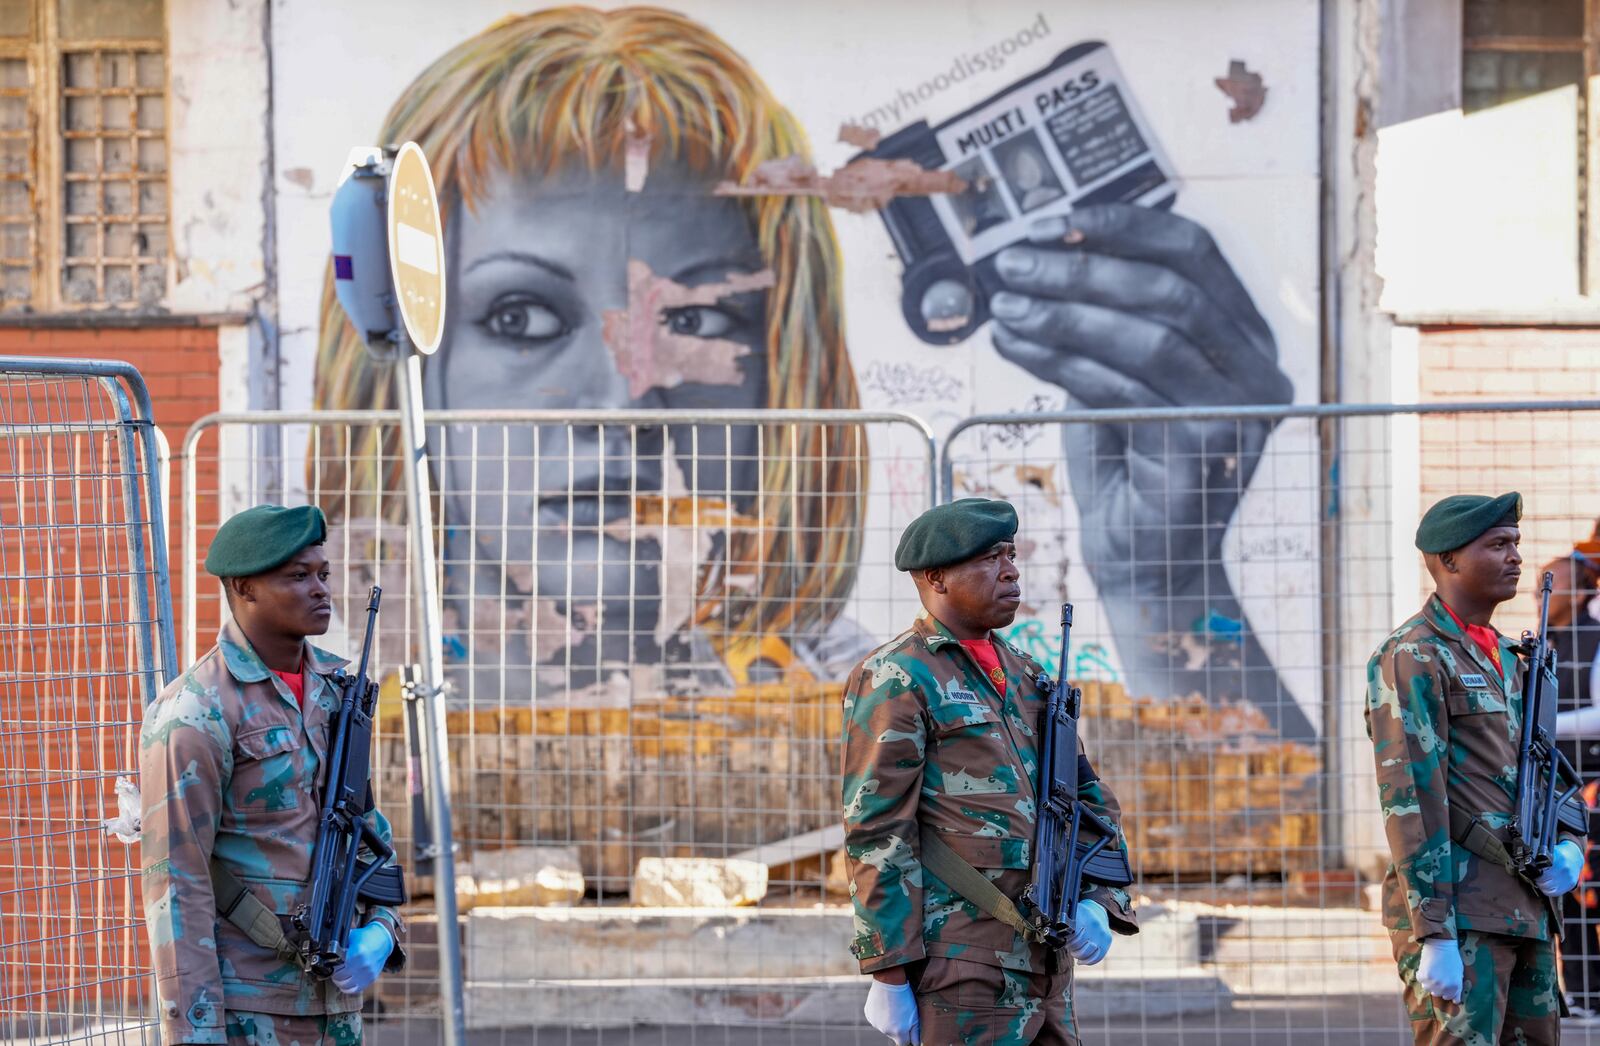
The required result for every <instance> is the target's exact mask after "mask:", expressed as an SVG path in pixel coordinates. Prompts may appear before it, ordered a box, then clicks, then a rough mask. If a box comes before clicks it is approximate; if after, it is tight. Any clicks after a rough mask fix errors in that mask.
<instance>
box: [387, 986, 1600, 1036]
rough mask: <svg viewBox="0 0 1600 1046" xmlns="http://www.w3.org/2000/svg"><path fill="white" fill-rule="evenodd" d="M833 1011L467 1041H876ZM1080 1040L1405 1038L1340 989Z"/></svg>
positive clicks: (1372, 999)
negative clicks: (809, 1017)
mask: <svg viewBox="0 0 1600 1046" xmlns="http://www.w3.org/2000/svg"><path fill="white" fill-rule="evenodd" d="M853 1016H854V1015H841V1023H840V1024H839V1025H838V1026H834V1027H819V1026H815V1025H813V1026H810V1027H804V1028H800V1027H782V1026H774V1025H764V1026H760V1027H753V1026H752V1027H684V1026H675V1027H649V1026H640V1027H633V1028H606V1029H600V1030H585V1029H581V1028H539V1027H526V1028H506V1029H495V1030H492V1031H491V1030H486V1031H475V1032H471V1033H469V1034H468V1036H467V1042H468V1043H470V1044H471V1046H843V1044H850V1046H881V1044H883V1043H885V1042H887V1040H886V1039H884V1038H883V1037H882V1036H879V1035H876V1034H875V1033H873V1032H871V1031H870V1030H868V1029H862V1028H859V1027H858V1026H856V1025H855V1024H854V1022H853V1020H851V1019H850V1018H851V1017H853ZM368 1029H369V1034H368V1036H367V1043H368V1044H370V1046H401V1044H404V1046H412V1044H418V1046H420V1044H423V1043H428V1044H432V1043H435V1042H437V1041H438V1037H437V1029H436V1028H435V1027H434V1026H433V1025H430V1024H427V1023H425V1022H422V1021H415V1020H413V1021H398V1022H396V1021H380V1022H375V1023H373V1024H369V1025H368ZM1079 1032H1080V1034H1081V1035H1082V1037H1083V1041H1084V1043H1085V1044H1086V1046H1101V1044H1104V1046H1280V1044H1294V1046H1366V1044H1369V1043H1381V1044H1384V1046H1390V1044H1401V1043H1406V1042H1409V1040H1410V1037H1409V1036H1407V1035H1405V1034H1403V1031H1402V1016H1401V1012H1400V1005H1399V1002H1398V1000H1397V999H1396V998H1395V997H1394V996H1392V995H1341V996H1330V997H1327V998H1315V997H1305V996H1302V997H1299V998H1295V999H1290V1000H1284V999H1281V998H1274V999H1268V998H1248V997H1235V998H1234V999H1233V1000H1232V1006H1231V1008H1230V1009H1229V1010H1227V1011H1225V1012H1222V1013H1218V1014H1213V1015H1209V1016H1199V1017H1197V1016H1195V1015H1193V1014H1190V1015H1185V1016H1180V1017H1173V1018H1166V1019H1161V1020H1145V1021H1141V1020H1138V1019H1129V1018H1115V1019H1108V1020H1104V1021H1099V1022H1095V1023H1093V1024H1089V1025H1085V1026H1084V1027H1081V1028H1079ZM1562 1042H1563V1043H1565V1044H1568V1046H1591V1044H1592V1046H1600V1027H1595V1028H1587V1027H1583V1026H1581V1025H1579V1024H1577V1023H1575V1022H1568V1023H1567V1025H1566V1026H1565V1027H1564V1028H1563V1029H1562Z"/></svg>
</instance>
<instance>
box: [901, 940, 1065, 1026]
mask: <svg viewBox="0 0 1600 1046" xmlns="http://www.w3.org/2000/svg"><path fill="white" fill-rule="evenodd" d="M906 972H907V974H908V975H909V977H910V980H911V987H912V990H913V991H914V992H915V994H916V997H917V1020H918V1021H920V1022H921V1024H922V1044H923V1046H966V1044H968V1043H972V1044H978V1043H982V1044H984V1046H989V1044H991V1043H992V1044H995V1046H1023V1044H1026V1043H1035V1044H1037V1046H1078V1028H1077V1025H1076V1024H1075V1023H1074V1022H1073V1019H1072V973H1071V971H1070V968H1069V969H1068V970H1067V971H1064V972H1062V973H1056V974H1044V973H1023V972H1021V971H1018V970H1003V969H1001V968H1000V967H998V966H985V965H984V964H983V963H977V962H968V961H966V960H964V959H946V958H941V957H939V956H932V957H929V958H927V959H924V960H922V961H921V962H917V963H912V964H911V965H910V966H909V967H907V970H906Z"/></svg>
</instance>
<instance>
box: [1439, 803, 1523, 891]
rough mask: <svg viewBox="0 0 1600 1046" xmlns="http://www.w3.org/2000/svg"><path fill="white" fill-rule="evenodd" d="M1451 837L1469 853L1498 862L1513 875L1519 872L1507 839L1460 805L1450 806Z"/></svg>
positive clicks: (1491, 861) (1494, 862)
mask: <svg viewBox="0 0 1600 1046" xmlns="http://www.w3.org/2000/svg"><path fill="white" fill-rule="evenodd" d="M1450 838H1451V839H1452V840H1454V841H1455V844H1456V845H1457V846H1459V847H1461V848H1462V849H1463V850H1466V851H1467V852H1468V853H1470V854H1473V855H1474V856H1477V857H1481V858H1483V859H1484V860H1485V861H1488V862H1489V863H1491V864H1497V865H1499V866H1500V867H1501V868H1504V869H1505V870H1506V871H1507V872H1510V873H1511V874H1512V875H1516V874H1517V866H1516V864H1515V863H1514V862H1513V861H1512V860H1511V852H1510V851H1509V850H1507V849H1506V844H1505V841H1504V840H1502V839H1501V838H1500V837H1499V836H1498V835H1496V834H1495V833H1494V830H1493V829H1492V828H1490V827H1489V826H1488V825H1486V824H1484V823H1483V822H1482V821H1480V820H1479V819H1478V818H1476V817H1474V816H1472V815H1471V814H1469V813H1467V812H1466V811H1465V810H1463V809H1461V808H1460V807H1459V806H1452V807H1451V808H1450Z"/></svg>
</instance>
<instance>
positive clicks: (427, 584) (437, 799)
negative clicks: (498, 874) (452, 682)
mask: <svg viewBox="0 0 1600 1046" xmlns="http://www.w3.org/2000/svg"><path fill="white" fill-rule="evenodd" d="M399 348H400V359H399V361H398V365H397V366H396V367H395V381H396V383H397V388H396V392H397V393H398V395H399V399H400V431H401V438H402V440H403V441H404V446H403V447H402V451H401V456H402V458H403V459H404V466H405V475H406V497H407V498H408V499H410V502H411V505H410V513H409V515H410V519H411V550H412V565H413V568H414V570H413V572H414V573H415V575H416V578H417V588H416V592H417V597H418V598H417V599H416V601H415V602H416V604H417V629H418V635H419V637H420V639H419V641H420V643H421V644H422V654H421V664H420V666H419V667H420V669H421V674H422V678H421V680H420V682H421V687H420V688H419V689H420V691H421V696H420V700H421V701H422V714H423V724H424V725H423V729H422V732H421V736H422V742H423V748H424V753H423V759H424V761H425V762H426V764H427V768H428V783H429V784H430V785H432V787H431V788H429V789H428V810H429V814H430V815H431V818H432V820H433V841H434V845H435V846H437V847H438V850H439V853H438V856H437V858H435V860H434V865H433V877H434V878H433V898H434V908H435V911H436V912H437V914H438V919H439V1001H440V1002H441V1003H442V1009H443V1013H442V1015H441V1016H442V1019H443V1024H444V1027H443V1028H442V1029H441V1030H442V1033H443V1037H442V1039H441V1041H442V1042H443V1043H444V1044H445V1046H462V1044H463V1043H464V1042H465V1040H466V1021H465V1016H464V1010H463V1008H462V998H461V938H460V934H459V930H458V927H459V922H458V920H457V917H456V861H455V833H454V832H453V831H452V829H451V827H450V778H449V776H448V771H449V763H450V754H449V750H448V749H447V748H446V747H445V738H446V731H445V714H444V709H443V708H442V707H441V706H440V701H441V699H442V697H443V691H442V689H441V684H442V683H443V680H444V632H443V628H442V625H441V621H440V618H441V614H440V605H439V581H438V574H437V573H436V567H437V565H438V560H437V557H436V556H435V554H434V548H433V490H432V484H431V481H430V478H429V476H428V466H427V433H426V431H425V430H424V429H423V425H422V358H421V357H420V356H418V355H417V353H416V352H414V351H413V350H412V348H411V340H410V339H409V338H408V337H407V336H406V333H405V326H404V324H402V325H401V326H400V346H399Z"/></svg>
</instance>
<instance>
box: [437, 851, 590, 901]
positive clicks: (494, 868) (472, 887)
mask: <svg viewBox="0 0 1600 1046" xmlns="http://www.w3.org/2000/svg"><path fill="white" fill-rule="evenodd" d="M456 897H457V904H458V905H459V907H460V908H461V910H462V911H466V910H469V909H472V908H477V907H482V906H504V905H519V906H540V905H552V904H575V903H577V902H578V901H581V900H583V868H582V867H581V865H580V864H579V862H578V851H577V850H576V849H573V848H571V847H565V846H514V847H511V848H509V849H506V850H479V851H478V852H477V853H475V854H473V855H472V859H471V860H470V861H464V862H462V864H461V866H460V867H458V868H457V869H456Z"/></svg>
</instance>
